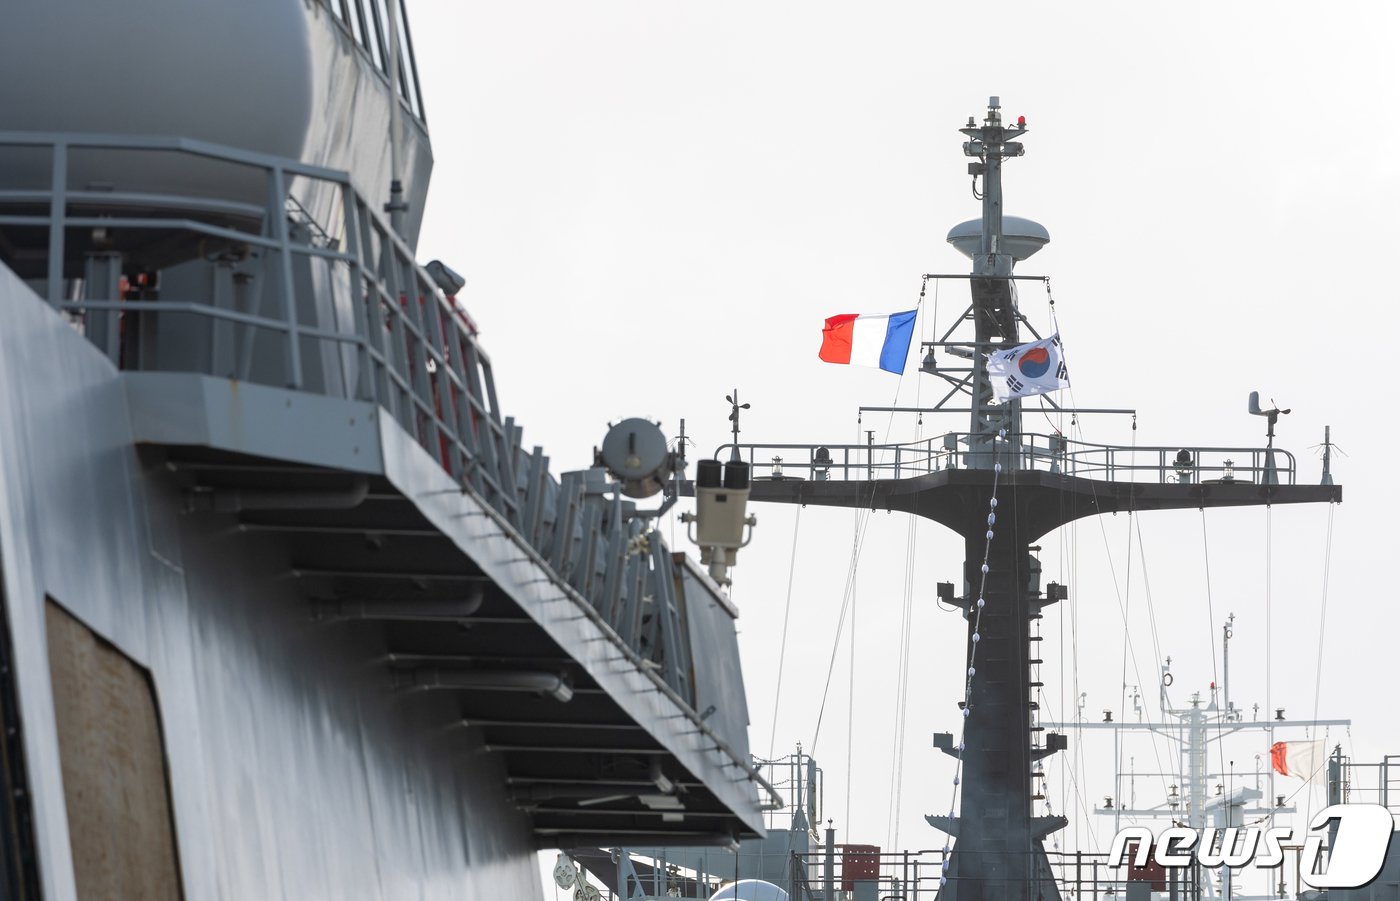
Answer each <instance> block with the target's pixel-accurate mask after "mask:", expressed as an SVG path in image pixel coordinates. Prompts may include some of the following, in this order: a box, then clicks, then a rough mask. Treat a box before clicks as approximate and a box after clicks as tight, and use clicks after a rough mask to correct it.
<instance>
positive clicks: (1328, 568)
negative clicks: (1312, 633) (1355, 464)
mask: <svg viewBox="0 0 1400 901" xmlns="http://www.w3.org/2000/svg"><path fill="white" fill-rule="evenodd" d="M1336 512H1337V504H1336V502H1335V501H1334V502H1333V503H1330V504H1328V505H1327V539H1326V542H1325V544H1324V548H1325V550H1324V551H1323V557H1322V605H1321V606H1322V612H1321V613H1320V614H1319V615H1318V622H1317V676H1316V677H1315V679H1314V681H1313V714H1312V718H1313V719H1314V720H1316V719H1317V709H1318V705H1319V703H1320V702H1321V699H1322V641H1323V638H1324V637H1325V636H1326V634H1327V588H1328V584H1329V583H1330V581H1331V578H1332V522H1333V517H1334V516H1335V515H1336Z"/></svg>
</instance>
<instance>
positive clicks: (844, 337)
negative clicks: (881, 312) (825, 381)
mask: <svg viewBox="0 0 1400 901" xmlns="http://www.w3.org/2000/svg"><path fill="white" fill-rule="evenodd" d="M918 312H919V311H918V310H909V311H908V312H906V313H890V314H889V315H887V316H865V315H856V314H855V313H843V314H841V315H840V316H832V317H830V318H829V319H827V320H826V325H825V326H824V327H823V328H822V349H821V351H820V352H819V353H818V354H817V356H819V357H821V358H822V359H823V360H825V361H826V362H828V363H854V364H855V365H857V366H878V367H880V368H881V369H883V370H885V371H886V372H894V373H901V372H903V371H904V361H905V360H906V359H908V357H909V342H910V341H912V340H913V338H914V316H915V314H917V313H918Z"/></svg>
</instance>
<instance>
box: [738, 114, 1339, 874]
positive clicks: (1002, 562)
mask: <svg viewBox="0 0 1400 901" xmlns="http://www.w3.org/2000/svg"><path fill="white" fill-rule="evenodd" d="M961 131H962V133H963V134H964V135H966V136H967V138H968V140H967V142H966V143H965V144H964V145H963V149H964V152H965V153H966V154H967V155H968V156H969V157H972V158H973V161H972V162H971V163H969V165H968V171H969V173H970V174H971V175H972V176H973V178H974V186H975V184H976V181H977V180H979V179H980V180H981V183H982V190H981V194H980V197H981V200H982V216H981V220H980V221H977V220H974V221H972V222H968V223H963V224H962V225H959V226H957V227H955V228H954V229H953V230H952V232H951V233H950V235H949V241H950V243H953V244H954V246H956V247H958V248H959V249H960V250H963V251H964V252H965V253H967V254H968V256H970V257H971V259H972V274H971V276H970V277H969V278H968V279H967V280H968V283H969V285H970V288H971V295H972V297H971V301H972V302H971V306H970V308H969V312H968V315H967V317H966V318H968V319H970V320H971V321H972V322H973V324H974V328H975V337H974V340H973V342H971V346H970V347H969V346H967V342H961V347H959V348H956V349H955V355H959V356H965V357H968V358H969V359H970V362H971V365H970V367H969V368H970V372H968V373H967V376H966V377H965V378H964V379H963V380H962V385H963V387H962V389H961V390H963V391H964V392H967V393H970V400H971V402H970V404H969V407H968V408H963V409H964V411H965V412H970V413H971V423H970V425H969V428H968V431H967V432H966V433H964V434H961V435H956V434H949V435H947V436H943V438H942V440H941V442H939V443H935V442H933V441H930V442H924V443H920V444H918V445H912V446H911V445H898V446H893V445H892V446H888V447H882V446H875V445H857V446H841V445H823V446H812V447H806V446H804V445H736V446H734V447H732V449H730V448H721V449H720V451H719V452H717V453H716V457H717V458H719V457H720V453H722V452H723V451H725V450H732V452H733V453H734V454H736V455H740V456H742V457H744V458H745V459H747V460H748V461H749V462H750V463H751V464H755V471H754V480H753V483H752V489H751V494H750V499H751V500H754V501H771V502H777V503H798V504H818V505H823V506H834V507H856V508H866V509H880V508H884V509H886V510H903V511H906V512H909V513H914V514H917V515H920V516H924V517H926V518H929V519H932V520H934V521H936V522H939V523H941V524H943V525H945V526H947V527H948V528H951V529H953V530H954V531H956V532H957V533H958V534H960V535H961V536H962V537H963V540H964V542H965V551H966V556H965V563H964V566H963V592H962V597H960V598H955V597H949V598H948V599H949V600H951V601H953V602H954V603H957V604H960V605H961V606H962V607H963V609H964V612H965V614H968V615H967V621H968V625H967V639H966V645H965V648H966V651H965V653H966V659H967V660H968V661H969V665H971V662H972V660H973V650H974V636H973V633H974V631H976V632H978V633H979V634H978V636H977V641H976V643H975V646H976V651H977V653H976V658H975V662H976V674H975V676H974V677H972V679H971V688H970V692H969V694H968V697H967V706H968V707H969V708H970V710H969V711H968V713H967V714H966V719H965V721H964V730H963V745H964V747H963V749H962V751H961V758H962V766H963V769H962V776H961V780H962V784H961V805H960V808H959V811H958V814H957V815H956V816H946V815H945V816H930V817H927V819H928V821H929V823H930V824H932V825H933V826H935V827H936V828H938V829H940V830H942V831H944V832H946V833H948V834H949V835H951V836H953V837H954V839H955V842H954V846H953V849H952V854H951V862H950V864H949V869H948V874H947V875H948V883H947V885H946V887H945V888H944V889H943V892H942V893H941V894H942V897H943V899H944V901H1007V899H1024V901H1058V899H1059V897H1060V893H1059V890H1058V888H1057V886H1056V884H1055V881H1054V878H1053V876H1052V874H1051V870H1050V865H1049V861H1048V858H1047V856H1046V854H1045V851H1044V847H1043V840H1044V838H1045V837H1046V836H1048V835H1050V834H1051V833H1052V832H1054V831H1056V830H1058V829H1061V828H1063V827H1064V826H1065V825H1066V823H1067V821H1066V820H1065V818H1064V817H1061V816H1035V815H1034V813H1033V810H1032V801H1033V796H1034V794H1035V792H1034V786H1033V779H1034V778H1035V776H1034V770H1035V769H1036V764H1037V762H1038V761H1039V760H1040V759H1041V758H1044V757H1046V756H1048V755H1050V754H1053V753H1054V752H1056V751H1058V750H1063V749H1064V748H1065V746H1066V743H1065V739H1064V737H1063V736H1062V735H1059V734H1055V733H1050V734H1048V735H1047V737H1046V739H1045V741H1044V742H1043V743H1042V742H1041V741H1040V740H1039V736H1040V735H1041V734H1042V732H1041V730H1040V728H1039V727H1036V726H1035V725H1034V722H1035V719H1036V717H1035V707H1036V704H1035V702H1034V701H1033V699H1032V697H1033V694H1034V687H1033V685H1032V678H1031V667H1032V665H1033V664H1037V663H1039V662H1040V661H1039V659H1038V658H1039V657H1040V656H1041V655H1040V652H1039V649H1038V647H1037V642H1036V639H1037V638H1038V636H1035V635H1032V629H1031V626H1032V623H1033V621H1034V620H1036V619H1038V618H1039V617H1040V616H1041V611H1042V610H1043V609H1044V608H1045V607H1046V606H1048V605H1050V604H1052V603H1054V602H1056V601H1059V600H1064V599H1066V597H1067V592H1066V590H1065V588H1064V587H1063V586H1058V585H1054V584H1051V585H1047V586H1045V589H1044V590H1042V587H1041V584H1040V564H1039V562H1038V561H1037V560H1036V559H1035V557H1034V556H1033V555H1032V553H1031V546H1032V544H1033V543H1034V542H1035V541H1036V540H1037V539H1039V538H1040V537H1041V536H1043V535H1045V534H1047V533H1049V532H1051V531H1053V530H1054V529H1057V528H1059V527H1060V526H1062V525H1064V524H1065V523H1068V522H1070V521H1072V520H1075V519H1078V518H1081V517H1085V516H1092V515H1097V514H1100V513H1108V512H1117V511H1119V510H1127V511H1142V510H1154V509H1181V508H1194V507H1217V506H1246V505H1265V504H1282V503H1308V502H1322V501H1332V502H1339V501H1340V500H1341V496H1342V495H1341V490H1342V489H1341V487H1340V486H1335V485H1330V484H1324V485H1298V484H1295V482H1296V471H1295V470H1294V468H1293V466H1292V463H1291V460H1292V457H1291V456H1290V455H1288V454H1287V452H1286V451H1282V450H1275V449H1273V448H1272V447H1270V448H1269V449H1267V452H1266V450H1265V449H1257V450H1251V449H1238V448H1218V449H1210V448H1200V449H1194V450H1188V449H1185V448H1183V449H1181V450H1180V451H1178V450H1176V449H1171V450H1168V449H1166V448H1131V449H1130V448H1113V447H1104V446H1089V445H1074V443H1072V442H1068V441H1066V440H1065V439H1064V438H1063V437H1061V436H1058V435H1057V436H1036V435H1031V434H1028V433H1025V432H1023V431H1022V428H1021V405H1020V401H1019V400H1014V399H1013V400H1011V401H1009V402H1005V403H997V402H996V401H995V398H994V392H993V390H992V384H991V382H990V380H989V378H988V375H987V371H986V366H985V361H986V358H987V354H989V353H991V352H993V351H995V350H998V349H1001V348H1007V347H1011V346H1014V345H1016V344H1018V343H1020V341H1021V338H1020V325H1022V324H1025V320H1024V317H1023V316H1022V315H1021V312H1020V310H1019V308H1018V306H1017V297H1016V290H1015V281H1016V279H1017V276H1015V275H1014V274H1013V270H1014V267H1015V264H1016V263H1017V262H1018V261H1020V260H1022V259H1024V258H1026V257H1028V256H1029V255H1030V254H1031V253H1033V252H1035V250H1037V249H1039V247H1040V246H1041V245H1043V244H1044V243H1045V242H1046V241H1047V240H1048V238H1049V236H1048V234H1046V233H1045V230H1044V229H1043V228H1041V227H1040V226H1039V225H1037V224H1035V223H1033V222H1028V221H1026V220H1019V219H1013V218H1012V217H1005V216H1004V215H1003V196H1002V183H1001V169H1002V163H1003V161H1004V160H1006V159H1008V158H1014V157H1019V156H1021V155H1023V154H1024V152H1025V151H1024V147H1023V145H1022V144H1021V142H1020V140H1019V138H1020V137H1021V136H1022V135H1024V134H1025V133H1026V131H1027V129H1026V127H1025V121H1024V119H1020V120H1018V122H1017V123H1016V124H1015V125H1014V126H1009V127H1008V126H1006V125H1004V124H1003V122H1002V117H1001V109H1000V102H999V100H998V98H996V97H993V98H991V101H990V103H989V104H988V109H987V114H986V117H985V118H984V120H983V122H982V124H981V125H978V124H977V123H976V121H975V120H974V119H969V120H968V124H967V126H966V127H964V128H962V129H961ZM1009 225H1014V231H1012V229H1011V228H1010V227H1009ZM1008 231H1010V232H1011V233H1010V234H1008ZM936 343H938V344H948V345H952V344H956V343H958V342H947V341H946V340H945V341H943V342H936ZM959 350H960V351H961V353H957V352H956V351H959ZM924 369H925V371H931V370H930V366H929V364H927V363H926V364H925V367H924ZM1003 431H1004V433H1005V435H1006V441H1005V442H1004V443H1002V444H1001V445H1000V447H1001V450H1000V452H997V451H996V450H995V448H996V446H997V445H996V441H997V436H998V434H999V433H1002V432H1003ZM1271 444H1272V442H1271ZM964 447H965V448H966V449H965V450H964V449H963V448H964ZM775 450H779V451H782V452H783V453H784V454H785V455H786V458H787V459H786V461H785V462H783V463H782V464H781V465H782V466H783V467H785V469H784V470H783V471H782V472H783V474H781V475H780V474H779V472H778V470H777V469H776V466H775V471H774V472H773V474H772V476H771V477H769V478H764V477H763V476H762V474H761V471H760V470H761V466H762V464H757V462H756V461H757V460H765V461H766V460H768V459H772V456H771V455H772V453H773V452H774V451H775ZM877 454H878V455H881V460H880V461H879V462H877V459H876V458H877ZM1144 454H1145V455H1146V457H1145V459H1147V461H1148V462H1146V463H1143V462H1141V461H1142V460H1143V459H1144V456H1143V455H1144ZM1225 454H1229V455H1230V456H1231V457H1239V458H1240V459H1241V460H1246V459H1253V460H1254V461H1256V462H1255V463H1253V464H1248V463H1244V464H1241V465H1236V464H1235V462H1234V460H1233V459H1229V460H1225V461H1224V465H1219V463H1218V462H1216V463H1213V462H1212V460H1213V456H1212V455H1214V456H1216V457H1220V458H1221V459H1224V455H1225ZM1250 454H1253V457H1252V458H1250V457H1249V456H1248V455H1250ZM803 455H805V457H806V459H805V461H804V460H802V459H800V458H801V457H802V456H803ZM1279 459H1283V460H1284V461H1285V463H1284V465H1283V466H1282V467H1280V464H1279V463H1278V460H1279ZM891 461H893V462H891ZM1124 461H1127V462H1126V463H1125V462H1124ZM998 462H999V463H1000V464H1001V466H1002V468H1001V471H1000V472H998V471H996V470H995V469H994V468H993V467H994V465H995V464H996V463H998ZM797 473H805V477H802V476H797V477H794V476H796V475H797ZM886 475H888V476H890V477H887V478H886V477H877V476H886ZM1211 476H1218V477H1216V478H1211ZM993 497H996V498H997V499H998V506H997V507H996V526H995V537H994V539H993V540H991V541H990V542H989V541H988V540H987V537H986V536H987V531H988V524H987V512H988V510H989V506H990V502H991V500H992V499H993ZM984 554H985V562H986V564H987V570H986V573H985V583H983V579H984V573H983V569H982V567H983V563H984ZM979 584H981V585H983V589H982V591H981V593H980V596H981V597H982V598H983V599H985V601H986V604H985V607H983V608H982V610H981V617H980V622H979V621H978V618H977V616H976V611H975V608H974V607H973V606H972V605H973V604H975V603H976V599H977V597H978V593H977V586H978V585H979ZM944 593H945V594H946V595H952V594H953V592H952V591H951V590H948V591H946V592H944ZM936 743H937V744H938V745H939V747H941V749H942V750H944V751H945V752H946V753H949V754H951V755H953V756H959V753H960V752H959V750H958V749H957V747H956V746H955V744H954V739H953V736H952V735H951V734H947V733H945V734H942V735H940V736H939V737H938V739H937V740H936Z"/></svg>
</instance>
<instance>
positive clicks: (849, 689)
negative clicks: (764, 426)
mask: <svg viewBox="0 0 1400 901" xmlns="http://www.w3.org/2000/svg"><path fill="white" fill-rule="evenodd" d="M855 528H856V530H857V534H859V530H860V520H859V518H857V520H856V523H855ZM846 697H847V704H846V831H847V832H849V831H850V830H851V782H852V781H853V779H852V777H853V776H854V769H855V768H854V766H853V759H852V757H853V755H852V753H851V751H852V742H854V741H855V733H856V573H854V572H853V573H851V664H850V672H849V674H848V682H847V686H846Z"/></svg>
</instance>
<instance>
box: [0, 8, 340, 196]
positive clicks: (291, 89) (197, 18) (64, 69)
mask: <svg viewBox="0 0 1400 901" xmlns="http://www.w3.org/2000/svg"><path fill="white" fill-rule="evenodd" d="M307 6H308V4H306V3H303V2H301V0H236V2H235V0H123V2H99V3H94V2H92V0H42V2H41V0H27V2H21V3H7V4H5V18H4V25H3V27H0V110H4V111H5V112H4V127H5V129H6V130H9V131H41V132H85V133H89V134H137V135H161V136H173V137H186V138H194V139H198V140H202V141H210V142H213V143H216V144H227V145H229V146H231V147H240V148H244V149H247V150H255V151H259V152H262V153H268V154H272V155H275V156H282V157H292V158H297V157H298V156H300V154H301V150H302V144H303V143H304V142H305V140H306V132H307V127H308V125H309V123H310V119H311V77H312V76H311V42H310V37H309V28H308V26H307V21H306V16H307V11H306V8H307ZM75 187H82V185H75Z"/></svg>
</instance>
